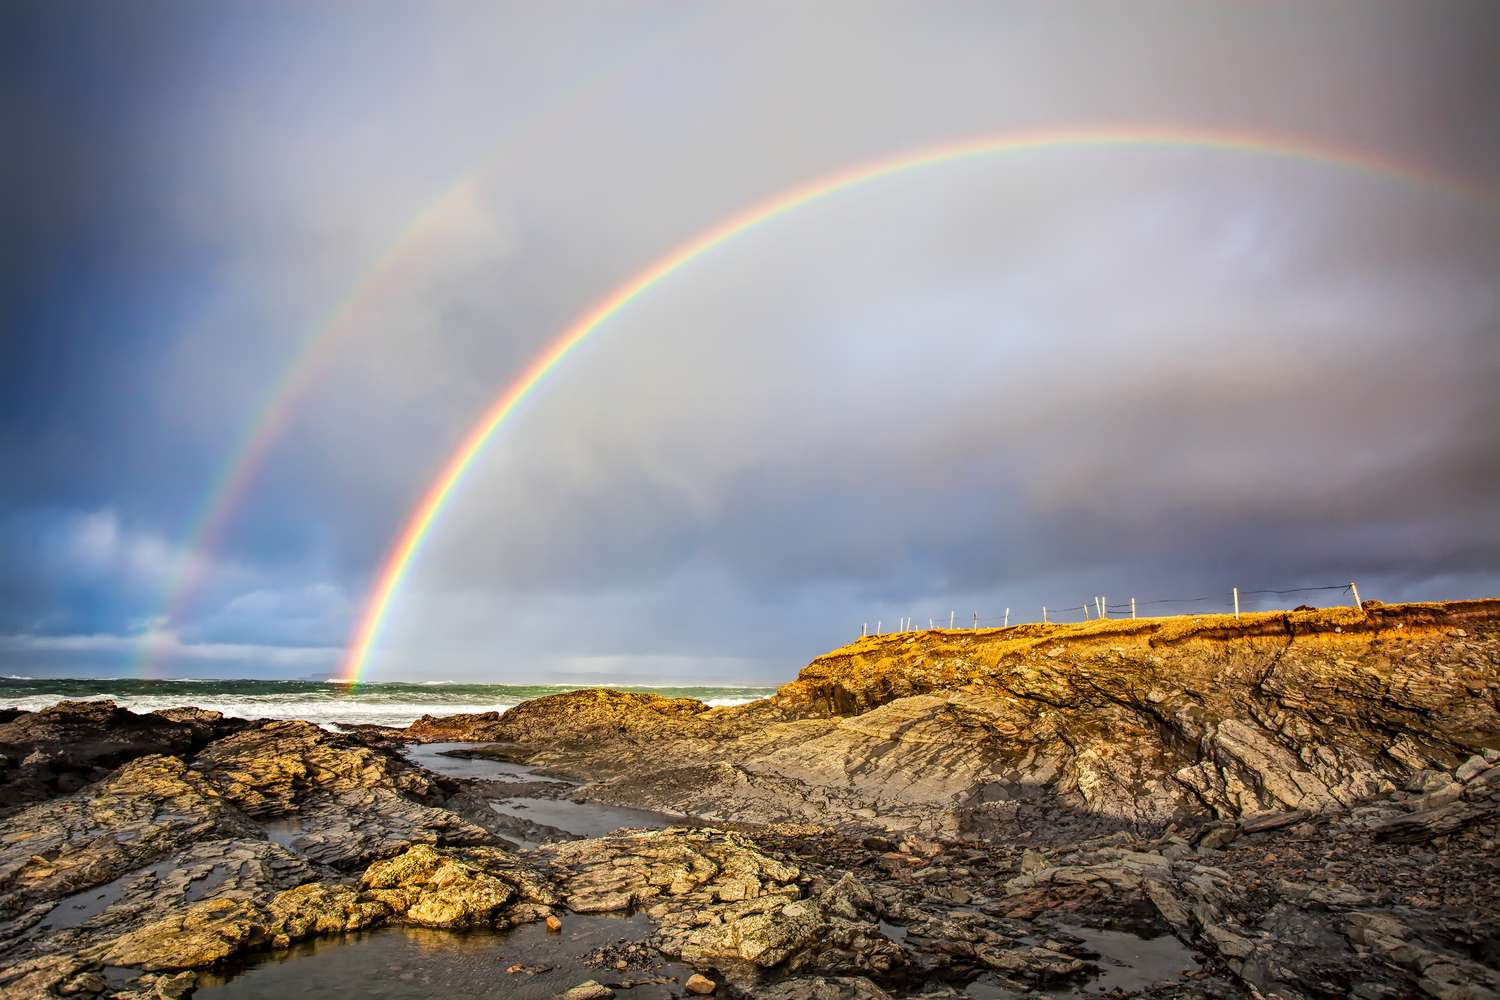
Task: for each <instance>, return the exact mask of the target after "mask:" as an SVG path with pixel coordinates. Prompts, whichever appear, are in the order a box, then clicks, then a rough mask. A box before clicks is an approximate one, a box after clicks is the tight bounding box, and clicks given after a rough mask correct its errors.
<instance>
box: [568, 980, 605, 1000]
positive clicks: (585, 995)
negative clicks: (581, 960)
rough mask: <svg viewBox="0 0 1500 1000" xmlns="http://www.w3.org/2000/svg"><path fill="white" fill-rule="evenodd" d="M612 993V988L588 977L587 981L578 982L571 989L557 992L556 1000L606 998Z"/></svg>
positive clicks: (594, 999)
mask: <svg viewBox="0 0 1500 1000" xmlns="http://www.w3.org/2000/svg"><path fill="white" fill-rule="evenodd" d="M614 995H615V991H614V990H612V989H610V988H609V987H608V986H602V985H600V984H599V983H596V982H595V981H594V980H592V979H590V980H589V981H588V982H584V983H579V984H578V985H577V986H575V987H573V988H572V989H571V990H568V991H566V992H564V993H559V994H558V995H557V1000H607V998H609V997H612V996H614Z"/></svg>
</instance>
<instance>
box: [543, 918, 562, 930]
mask: <svg viewBox="0 0 1500 1000" xmlns="http://www.w3.org/2000/svg"><path fill="white" fill-rule="evenodd" d="M547 930H549V931H551V932H552V933H553V934H556V933H558V932H560V931H561V930H562V921H561V920H558V919H557V918H556V917H553V916H549V917H547Z"/></svg>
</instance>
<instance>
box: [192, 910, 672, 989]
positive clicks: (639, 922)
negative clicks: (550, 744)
mask: <svg viewBox="0 0 1500 1000" xmlns="http://www.w3.org/2000/svg"><path fill="white" fill-rule="evenodd" d="M650 933H651V923H650V921H649V920H647V919H646V917H645V916H644V915H636V916H633V917H613V916H604V915H591V916H579V915H572V916H564V917H563V929H562V932H561V933H557V934H552V933H548V932H547V930H546V928H545V926H544V925H542V924H540V923H536V924H526V925H524V926H522V927H517V928H515V929H513V930H508V931H496V932H483V931H468V932H458V931H437V930H424V929H421V928H411V927H401V928H385V929H381V930H377V931H370V932H366V933H361V934H350V935H344V936H343V937H334V938H321V939H317V940H314V941H307V942H302V943H300V944H298V945H295V946H293V947H292V948H290V949H287V950H286V951H282V952H277V953H274V954H271V955H267V956H263V957H261V958H259V959H258V960H256V961H253V962H250V963H247V964H246V965H244V966H242V967H241V968H239V969H237V970H232V971H230V972H228V973H226V974H206V975H204V976H202V977H200V979H199V984H200V989H199V991H198V993H197V994H195V995H197V996H205V997H209V996H211V997H213V998H214V1000H296V998H301V997H328V996H361V997H370V998H374V1000H425V998H430V997H437V996H451V997H508V998H514V1000H546V998H550V997H553V996H556V995H557V994H558V993H561V992H563V991H565V990H567V989H569V988H571V987H573V986H577V985H578V984H579V983H582V982H585V981H586V980H590V979H593V980H596V981H598V982H601V983H604V984H605V985H612V986H613V988H616V989H620V988H622V987H623V986H625V984H626V983H627V982H628V981H640V980H649V979H656V978H665V979H670V980H672V981H671V982H668V983H664V984H649V983H648V984H642V985H637V986H634V988H631V989H629V991H628V993H627V994H626V995H628V996H630V997H632V998H662V997H675V996H681V994H682V990H681V988H680V987H679V986H678V985H677V984H678V983H681V982H683V981H684V980H686V979H687V977H688V976H690V975H692V970H691V969H688V968H687V967H686V966H683V965H680V964H677V963H673V962H665V961H663V962H659V963H657V964H655V965H652V966H636V967H632V968H629V969H626V970H623V971H619V970H616V969H615V968H614V966H613V965H612V964H609V965H606V966H605V967H604V968H594V967H591V966H589V965H587V964H586V963H585V961H584V957H585V956H586V955H588V954H589V952H591V951H593V950H594V949H596V948H599V947H601V946H604V945H608V944H611V943H614V942H618V941H622V940H624V941H639V940H642V939H644V938H646V937H647V936H648V935H649V934H650ZM518 962H519V963H524V964H525V965H527V966H528V967H530V968H532V969H537V968H539V967H540V968H543V969H545V971H538V972H536V973H534V974H532V973H528V972H516V973H507V972H506V969H507V968H508V967H510V966H511V965H513V964H515V963H518Z"/></svg>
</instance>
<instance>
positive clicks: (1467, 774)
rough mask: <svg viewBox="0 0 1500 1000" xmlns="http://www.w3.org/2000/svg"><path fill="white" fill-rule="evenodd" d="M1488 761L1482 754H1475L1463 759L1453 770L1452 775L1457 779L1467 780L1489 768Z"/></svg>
mask: <svg viewBox="0 0 1500 1000" xmlns="http://www.w3.org/2000/svg"><path fill="white" fill-rule="evenodd" d="M1489 767H1490V763H1489V761H1487V760H1485V759H1484V756H1483V755H1482V754H1475V755H1474V756H1472V757H1470V758H1469V759H1468V760H1466V761H1464V762H1463V763H1462V764H1460V765H1459V766H1458V768H1457V769H1456V770H1455V771H1454V772H1453V776H1454V777H1455V778H1457V779H1458V780H1459V781H1469V780H1471V779H1472V778H1474V777H1476V776H1477V775H1478V774H1480V773H1481V772H1483V771H1487V770H1489Z"/></svg>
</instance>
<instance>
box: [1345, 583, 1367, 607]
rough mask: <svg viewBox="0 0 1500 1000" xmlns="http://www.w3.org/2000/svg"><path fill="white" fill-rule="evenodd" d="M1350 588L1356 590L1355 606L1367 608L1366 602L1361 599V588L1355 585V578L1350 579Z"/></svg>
mask: <svg viewBox="0 0 1500 1000" xmlns="http://www.w3.org/2000/svg"><path fill="white" fill-rule="evenodd" d="M1349 589H1350V590H1352V591H1354V606H1355V607H1356V608H1358V609H1359V610H1361V611H1363V610H1364V609H1365V602H1364V601H1361V600H1360V599H1359V588H1358V587H1356V586H1355V585H1354V581H1353V580H1350V581H1349Z"/></svg>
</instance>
